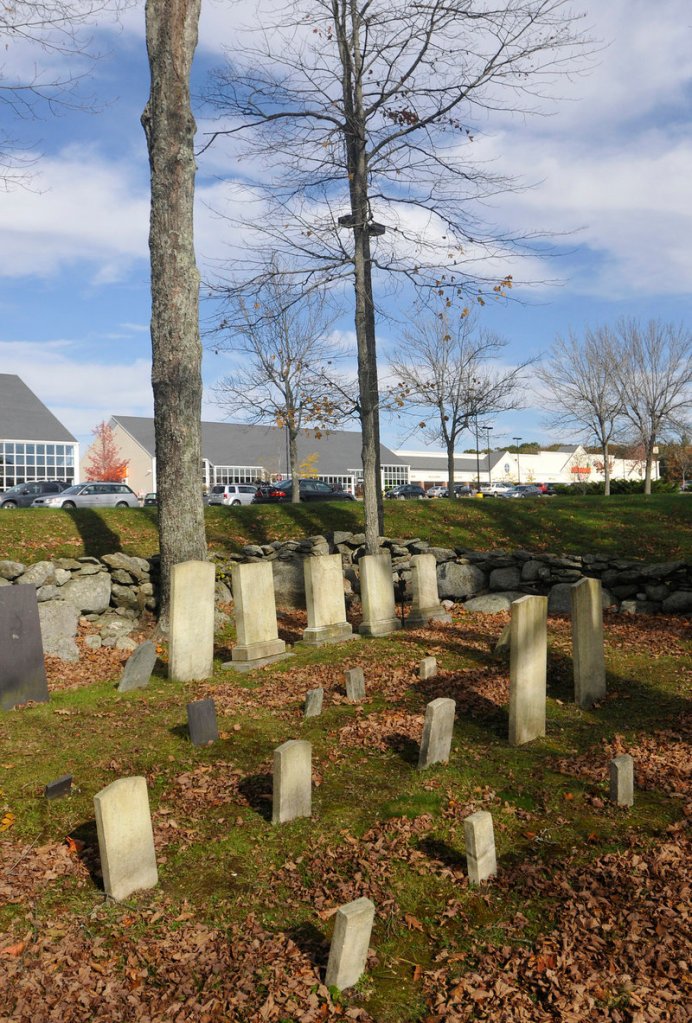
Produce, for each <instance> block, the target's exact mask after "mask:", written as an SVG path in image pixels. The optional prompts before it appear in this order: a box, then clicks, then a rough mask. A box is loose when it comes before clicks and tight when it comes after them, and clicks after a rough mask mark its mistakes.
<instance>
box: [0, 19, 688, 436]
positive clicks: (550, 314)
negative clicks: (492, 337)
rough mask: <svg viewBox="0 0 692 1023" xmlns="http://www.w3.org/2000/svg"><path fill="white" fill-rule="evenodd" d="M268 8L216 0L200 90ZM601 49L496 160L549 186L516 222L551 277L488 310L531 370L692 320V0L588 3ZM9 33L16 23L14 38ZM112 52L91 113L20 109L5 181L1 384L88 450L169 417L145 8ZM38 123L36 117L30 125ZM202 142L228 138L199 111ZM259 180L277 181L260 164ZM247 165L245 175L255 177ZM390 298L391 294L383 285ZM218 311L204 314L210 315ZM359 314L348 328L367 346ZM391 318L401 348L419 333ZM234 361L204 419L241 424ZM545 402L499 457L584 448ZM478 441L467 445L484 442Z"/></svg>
mask: <svg viewBox="0 0 692 1023" xmlns="http://www.w3.org/2000/svg"><path fill="white" fill-rule="evenodd" d="M254 6H255V5H254V4H252V3H251V2H250V0H241V2H240V3H238V2H235V3H231V2H229V0H202V20H201V24H200V41H199V47H198V51H197V55H196V58H195V70H194V85H195V89H196V90H197V91H200V92H201V90H202V88H203V86H204V82H205V80H206V76H207V73H208V71H209V70H210V69H211V68H213V67H215V66H217V65H218V64H219V63H220V62H221V61H222V59H223V50H224V47H231V48H232V45H233V40H234V37H235V34H236V32H237V28H238V23H239V20H240V19H241V18H242V17H243V16H244V15H247V14H248V12H249V13H250V14H252V12H253V10H254ZM574 9H576V10H579V11H582V12H583V13H584V24H585V26H586V27H587V29H588V31H589V34H590V35H591V37H592V38H593V39H595V40H596V41H597V44H596V46H595V48H594V53H593V55H592V58H591V61H590V64H591V67H590V69H589V70H588V72H585V73H582V74H579V75H576V76H574V78H573V80H566V79H563V80H562V81H561V82H560V83H559V87H557V88H556V90H555V94H554V97H553V100H552V102H550V103H545V104H543V105H542V107H541V110H540V113H539V114H538V115H537V116H532V117H527V118H520V117H512V116H510V115H508V114H502V113H499V114H498V115H497V116H494V117H489V118H488V120H487V123H485V124H484V125H483V130H482V138H481V141H480V144H479V149H480V150H481V152H482V153H483V156H484V158H487V159H491V160H492V161H493V167H494V168H497V169H498V170H499V171H501V172H502V171H507V172H511V173H512V174H514V175H516V176H517V177H518V178H519V180H520V181H521V182H523V183H524V184H526V185H530V186H531V187H527V188H525V189H522V190H521V191H519V192H514V193H512V194H511V195H506V196H504V197H500V198H498V200H497V201H496V203H495V204H494V206H493V210H492V214H493V217H494V219H495V221H496V222H497V223H500V224H502V225H503V226H506V227H507V229H508V230H510V231H514V232H517V233H521V232H523V231H533V230H536V229H539V230H540V231H542V232H546V234H550V236H551V239H552V242H551V246H550V248H551V249H552V252H551V254H548V253H547V252H546V251H545V248H544V247H541V248H540V249H539V251H538V252H537V253H536V254H535V255H533V256H532V257H531V259H530V265H529V268H528V270H526V268H524V269H523V270H520V273H519V276H526V275H527V274H528V273H529V272H530V274H531V275H532V276H533V279H534V280H535V281H538V282H542V283H537V284H534V285H533V286H530V287H528V286H527V287H519V288H515V289H514V291H513V293H512V297H511V300H510V301H507V302H498V303H494V304H493V303H491V304H490V305H488V306H486V307H485V308H484V309H483V312H482V315H483V325H484V326H488V327H489V328H490V329H492V330H494V331H496V332H497V333H498V334H500V335H501V336H502V337H504V338H505V339H506V341H507V342H508V346H507V348H506V349H505V351H504V354H503V361H504V362H505V363H506V364H508V365H511V364H513V362H514V361H517V362H518V361H521V360H523V359H525V358H527V357H532V356H539V355H541V354H544V353H547V351H548V350H549V348H550V345H551V343H552V341H553V339H554V338H555V336H556V334H558V333H563V334H564V333H566V332H567V331H568V330H570V329H572V330H574V331H575V332H577V333H579V332H580V331H582V330H583V329H584V328H585V327H586V326H587V325H591V326H598V325H601V324H610V323H614V322H615V321H617V319H618V318H620V317H622V316H627V317H630V316H633V317H637V318H640V319H642V320H648V319H650V318H659V319H662V320H666V321H672V322H674V323H676V324H679V323H683V324H685V325H686V326H687V327H688V328H692V309H691V306H690V295H691V293H692V243H691V241H690V239H691V238H692V202H691V201H690V200H691V191H692V189H691V186H690V182H692V102H691V100H692V39H691V35H692V14H691V13H690V10H689V4H688V0H658V2H657V3H655V4H652V3H651V2H650V0H585V2H582V3H580V2H579V0H575V4H574ZM0 35H2V27H1V26H0ZM92 46H93V47H95V48H97V49H98V50H99V51H100V53H101V56H100V57H99V59H98V60H96V61H94V62H91V61H87V60H86V59H84V58H82V59H79V58H72V59H71V60H70V61H69V68H70V70H71V71H72V72H73V73H74V72H76V73H78V74H81V73H82V72H83V73H84V74H85V77H84V79H83V80H81V81H80V82H79V84H78V87H77V90H76V93H75V96H74V100H75V103H74V108H65V109H61V108H56V109H55V111H54V112H51V111H49V110H46V109H45V108H41V107H39V108H38V109H37V110H36V114H37V115H38V116H37V117H32V116H26V111H24V112H23V111H21V110H19V111H17V110H13V109H12V107H11V106H10V105H8V104H7V103H6V102H4V101H3V100H2V99H1V98H0V118H1V120H0V130H1V131H2V134H3V136H4V137H8V138H10V139H11V140H12V142H11V143H10V144H9V149H8V147H7V146H6V147H5V152H6V153H7V152H9V154H10V155H11V156H12V155H14V156H15V157H16V159H17V161H21V162H23V163H24V166H25V174H24V175H23V176H22V178H21V179H19V180H9V181H8V182H7V187H6V188H5V189H4V190H3V189H1V188H0V247H1V249H2V258H0V372H2V373H16V374H18V375H19V376H20V377H21V378H22V379H23V380H24V381H25V383H26V384H27V385H28V386H29V387H30V388H31V389H32V390H33V391H34V392H35V393H36V394H37V395H38V396H39V398H40V399H41V400H42V401H43V402H44V403H45V404H46V405H47V406H48V407H49V408H50V409H51V411H52V412H54V414H55V415H57V416H58V418H59V419H60V420H61V421H62V422H63V423H64V425H65V426H66V427H67V428H68V429H69V430H70V431H71V432H72V433H74V434H75V436H76V437H77V438H78V440H79V441H80V442H81V443H82V444H83V445H87V444H88V443H89V440H90V433H91V431H92V430H93V428H94V427H95V426H96V425H97V424H98V423H99V422H101V421H102V420H104V419H108V418H109V417H110V416H111V415H118V414H119V415H152V414H153V407H152V394H151V385H150V358H151V356H150V338H149V311H150V295H149V263H148V258H149V254H148V247H147V234H148V216H149V169H148V162H147V154H146V146H145V140H144V134H143V132H142V129H141V126H140V123H139V118H140V114H141V111H142V108H143V107H144V104H145V102H146V98H147V95H148V87H149V80H148V66H147V60H146V50H145V42H144V5H143V2H142V3H135V4H134V5H133V6H132V7H130V9H128V10H127V11H126V12H125V14H124V15H123V16H122V17H121V19H120V21H119V22H118V23H117V24H116V23H114V22H101V23H100V24H99V25H98V26H97V28H96V29H95V31H94V32H93V33H92ZM66 67H68V62H67V59H66V58H65V57H63V56H62V55H60V54H59V53H55V52H50V51H45V50H44V49H41V48H39V47H37V46H35V45H31V44H30V43H28V42H22V41H17V40H16V39H6V40H3V58H2V78H3V79H4V82H6V83H8V82H9V83H14V82H20V81H22V82H26V81H28V80H29V79H30V78H31V76H32V75H34V74H36V73H37V71H38V73H40V74H43V75H45V78H46V80H51V77H52V78H56V77H59V76H61V75H63V74H64V73H65V69H66ZM22 114H24V115H25V116H22ZM198 127H199V130H200V135H201V133H203V132H205V131H207V130H208V129H209V123H208V122H207V121H206V120H205V118H204V116H199V117H198ZM256 172H257V173H261V171H260V170H259V169H256ZM252 173H253V168H252V167H249V168H248V167H247V166H245V167H243V168H242V175H243V180H244V181H247V176H248V174H249V175H252ZM240 174H241V168H238V167H237V166H234V162H233V158H232V153H230V152H229V151H228V150H224V149H223V148H218V147H217V149H216V150H214V149H213V148H212V150H209V151H207V152H206V153H204V154H203V155H202V156H201V157H200V159H199V170H198V179H197V206H196V222H195V234H196V248H197V256H198V262H199V265H200V269H201V272H202V276H203V278H205V277H207V276H208V275H211V274H213V272H214V267H215V266H216V265H217V261H218V260H220V259H223V258H226V257H227V256H228V254H229V253H232V252H233V248H234V246H235V245H238V244H240V243H242V239H238V238H237V237H232V236H230V234H231V228H230V227H229V225H228V223H227V222H225V221H224V220H223V219H221V218H220V217H219V216H218V211H219V210H220V209H221V208H222V206H223V202H224V200H225V199H227V197H228V195H229V190H231V191H232V190H233V189H234V187H235V184H236V181H237V178H238V176H239V175H240ZM376 286H377V282H376ZM208 315H213V313H212V310H210V308H209V307H208V305H205V304H204V303H203V306H202V317H205V316H208ZM351 324H352V313H350V312H349V310H348V308H346V309H345V311H344V313H343V315H342V318H341V319H340V321H339V323H338V324H337V327H338V329H339V335H340V337H341V338H342V339H343V340H344V342H345V343H346V344H347V345H350V346H353V344H354V335H353V330H352V325H351ZM401 329H402V327H401V323H400V322H399V321H397V320H392V319H387V318H383V319H382V320H381V321H380V322H379V324H378V350H379V353H380V358H381V360H382V366H383V370H384V371H385V372H386V359H387V353H388V351H390V350H391V348H392V346H393V345H394V344H395V343H396V341H397V338H398V335H399V333H400V331H401ZM231 367H232V361H231V358H230V356H228V355H224V354H215V353H214V351H213V350H212V348H208V349H207V350H206V351H205V355H204V364H203V379H204V385H205V396H204V406H203V418H204V419H207V420H223V419H224V413H223V410H222V409H221V408H220V407H219V405H218V404H217V403H216V401H215V391H214V387H215V384H216V383H217V381H218V380H219V379H220V378H222V377H224V376H225V375H227V374H228V372H229V369H230V368H231ZM524 402H525V407H524V408H523V409H522V410H517V411H515V412H512V413H506V414H503V415H501V416H498V417H497V418H496V419H495V420H493V421H492V424H491V423H490V422H489V424H488V425H492V427H493V433H492V440H493V444H494V445H496V446H497V445H505V444H509V443H512V440H511V438H512V437H514V436H520V437H522V438H523V439H524V440H537V441H539V442H541V443H544V444H547V443H551V442H555V441H570V440H581V439H583V438H582V437H578V436H576V435H572V436H570V437H565V435H564V431H561V432H558V433H556V432H555V431H554V430H552V429H551V428H550V427H549V425H548V424H547V423H546V420H545V415H544V412H543V409H542V397H541V391H540V387H539V385H538V384H537V383H536V382H535V381H534V382H532V381H530V382H529V386H528V388H527V391H526V394H525V398H524ZM382 439H383V441H384V442H385V443H386V444H388V445H389V446H390V447H393V448H396V447H404V448H409V449H410V448H413V447H423V446H425V445H424V442H423V441H422V438H421V436H420V435H415V434H414V435H413V436H412V435H410V430H409V426H408V424H404V423H403V422H401V421H398V420H388V419H386V418H385V419H384V420H383V424H382ZM471 446H472V441H471V438H470V437H468V438H466V439H464V438H462V443H461V447H471Z"/></svg>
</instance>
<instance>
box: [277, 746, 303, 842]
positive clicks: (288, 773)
mask: <svg viewBox="0 0 692 1023" xmlns="http://www.w3.org/2000/svg"><path fill="white" fill-rule="evenodd" d="M311 814H312V743H309V742H306V741H305V740H304V739H289V741H288V742H285V743H283V745H281V746H278V747H277V749H275V750H274V784H273V792H272V824H284V823H285V822H286V821H292V820H294V819H295V818H296V817H310V815H311Z"/></svg>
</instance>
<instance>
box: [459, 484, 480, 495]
mask: <svg viewBox="0 0 692 1023" xmlns="http://www.w3.org/2000/svg"><path fill="white" fill-rule="evenodd" d="M454 493H455V494H456V495H457V497H471V495H472V494H475V493H476V488H475V487H472V486H469V484H468V483H455V484H454Z"/></svg>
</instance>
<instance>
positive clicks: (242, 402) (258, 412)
mask: <svg viewBox="0 0 692 1023" xmlns="http://www.w3.org/2000/svg"><path fill="white" fill-rule="evenodd" d="M238 307H239V308H238V315H236V316H235V317H234V318H233V322H234V323H235V324H236V326H235V327H234V328H231V327H227V325H226V324H225V323H223V324H222V325H221V327H222V329H224V333H226V331H230V337H228V338H227V339H226V340H225V341H224V343H223V347H224V348H225V349H227V350H229V351H230V352H231V353H232V354H233V355H234V356H235V358H236V360H237V365H236V366H235V367H234V369H233V372H232V375H230V376H227V377H225V378H224V379H223V380H221V381H220V382H219V384H218V386H217V392H216V393H217V401H218V403H219V405H221V406H222V408H224V409H225V410H226V411H227V412H228V413H229V414H230V415H236V416H238V415H239V416H241V417H242V418H244V419H246V420H248V421H250V422H254V423H273V424H275V425H276V426H279V427H282V428H284V429H285V430H286V435H287V440H288V450H289V471H290V475H291V477H292V480H293V487H292V495H291V500H292V501H294V502H298V501H300V487H299V471H298V437H299V436H300V431H301V430H302V429H304V428H306V427H314V428H315V429H316V430H317V432H318V433H319V430H320V429H321V428H327V427H329V426H334V425H336V423H338V422H339V421H340V419H341V418H342V416H341V414H340V411H339V407H340V406H339V399H340V397H341V395H340V394H339V393H337V392H335V390H334V388H333V387H331V386H330V383H329V378H330V376H333V372H332V365H333V362H334V360H336V359H338V358H339V357H340V355H341V351H340V349H339V347H338V345H336V344H335V343H333V342H332V341H330V340H329V332H330V328H331V324H332V319H333V317H332V316H331V315H330V314H329V311H328V309H327V307H326V304H325V299H324V295H323V294H319V293H316V292H312V293H308V294H307V295H306V296H305V297H304V298H301V296H300V295H297V294H296V293H295V288H293V287H291V285H290V284H288V283H286V281H285V280H283V279H282V278H280V277H275V278H273V279H272V280H270V281H269V282H268V283H267V285H266V286H265V288H264V289H263V292H262V294H261V295H260V296H258V301H257V302H256V303H255V304H254V305H253V307H252V311H250V310H249V309H248V308H247V305H246V303H245V302H244V301H243V300H242V299H241V300H239V302H238Z"/></svg>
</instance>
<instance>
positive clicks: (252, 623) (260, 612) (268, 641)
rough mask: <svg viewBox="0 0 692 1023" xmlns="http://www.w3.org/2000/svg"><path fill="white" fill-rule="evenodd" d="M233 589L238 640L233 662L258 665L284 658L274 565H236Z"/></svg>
mask: <svg viewBox="0 0 692 1023" xmlns="http://www.w3.org/2000/svg"><path fill="white" fill-rule="evenodd" d="M231 587H232V589H233V604H234V608H235V627H236V635H237V637H238V643H237V645H236V646H234V647H233V650H232V652H231V658H232V660H233V661H238V662H242V663H247V662H253V661H255V662H257V661H265V660H267V659H268V658H271V657H279V656H281V655H282V654H284V653H285V651H286V644H285V643H284V641H283V640H282V639H279V628H278V625H277V621H276V603H275V599H274V580H273V576H272V563H271V561H259V562H254V563H252V562H251V563H250V564H246V565H241V564H235V565H233V567H232V569H231Z"/></svg>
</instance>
